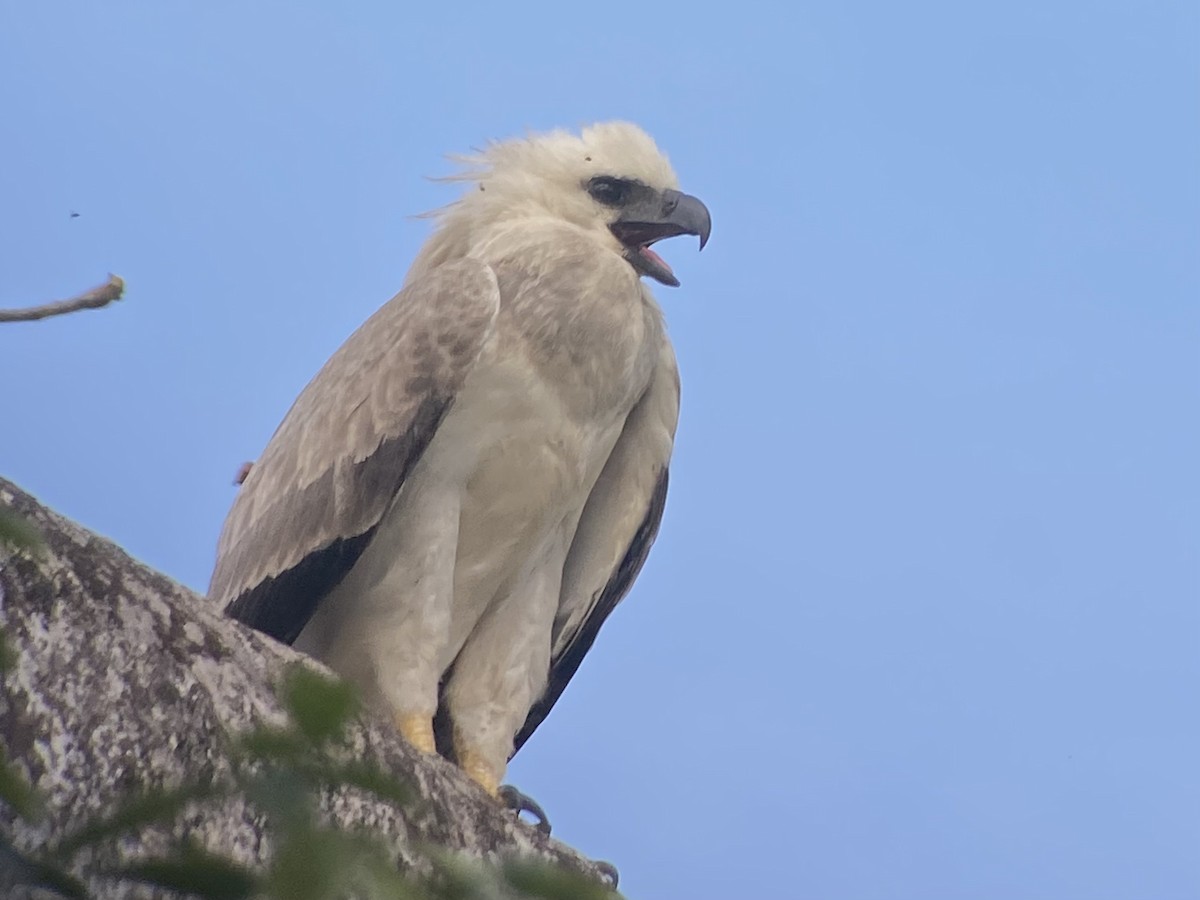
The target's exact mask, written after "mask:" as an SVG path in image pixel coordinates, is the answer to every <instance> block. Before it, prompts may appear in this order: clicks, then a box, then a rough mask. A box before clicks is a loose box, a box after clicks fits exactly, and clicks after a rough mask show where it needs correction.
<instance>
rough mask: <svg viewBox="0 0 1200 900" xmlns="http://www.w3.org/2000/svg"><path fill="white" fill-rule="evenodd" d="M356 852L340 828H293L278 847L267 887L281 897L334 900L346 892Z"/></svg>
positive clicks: (292, 899) (273, 893)
mask: <svg viewBox="0 0 1200 900" xmlns="http://www.w3.org/2000/svg"><path fill="white" fill-rule="evenodd" d="M356 856H357V853H354V852H353V851H352V850H351V849H350V848H349V847H348V846H347V841H346V839H345V836H344V835H340V834H338V833H337V832H334V831H329V830H326V829H319V828H303V829H302V828H293V829H290V830H288V831H287V832H285V835H284V838H283V840H282V842H281V843H280V844H279V846H278V848H277V849H276V851H275V857H274V859H273V860H272V863H271V871H270V874H269V875H268V876H267V887H268V888H269V890H270V892H271V895H272V896H273V897H278V898H280V900H331V898H334V897H338V896H340V895H341V894H342V893H343V892H342V891H341V890H339V888H340V887H342V886H344V884H345V880H346V875H347V870H348V869H351V868H353V865H354V860H355V857H356Z"/></svg>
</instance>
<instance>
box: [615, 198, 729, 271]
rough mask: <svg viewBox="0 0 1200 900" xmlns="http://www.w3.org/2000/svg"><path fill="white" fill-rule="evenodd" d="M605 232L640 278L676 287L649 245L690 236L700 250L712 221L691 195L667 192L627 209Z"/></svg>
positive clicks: (703, 207) (664, 266)
mask: <svg viewBox="0 0 1200 900" xmlns="http://www.w3.org/2000/svg"><path fill="white" fill-rule="evenodd" d="M609 229H610V230H611V231H612V233H613V234H614V235H615V236H616V238H617V240H618V241H620V242H621V243H622V245H624V247H625V259H627V260H628V261H629V264H630V265H631V266H633V267H634V269H636V270H637V271H638V272H639V273H640V274H642V275H649V276H650V277H651V278H653V279H654V280H655V281H658V282H660V283H662V284H666V285H669V286H671V287H679V279H678V278H676V277H675V273H674V272H672V271H671V267H670V266H668V265H667V264H666V262H665V261H664V260H663V258H662V257H661V256H659V255H658V254H657V253H655V252H654V251H653V250H651V249H650V245H651V244H653V243H654V242H655V241H661V240H662V239H663V238H669V237H676V236H678V235H681V234H694V235H696V236H697V237H699V238H700V249H701V250H703V249H704V245H705V244H707V243H708V236H709V234H710V232H711V231H712V217H711V216H710V215H709V214H708V207H706V206H705V205H704V204H703V203H701V202H700V201H699V200H697V199H696V198H695V197H693V196H692V195H691V194H684V193H682V192H681V191H672V190H667V191H663V192H662V193H661V194H654V195H652V196H651V197H648V198H647V199H646V200H644V201H642V202H641V203H638V204H636V205H634V206H630V207H627V208H626V209H625V210H624V211H623V212H622V213H621V217H620V218H619V219H617V221H615V222H613V224H612V225H610V226H609Z"/></svg>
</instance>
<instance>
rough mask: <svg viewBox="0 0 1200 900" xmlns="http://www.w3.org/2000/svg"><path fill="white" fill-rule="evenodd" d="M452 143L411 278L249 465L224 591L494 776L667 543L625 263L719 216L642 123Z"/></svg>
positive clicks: (473, 768)
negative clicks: (652, 552)
mask: <svg viewBox="0 0 1200 900" xmlns="http://www.w3.org/2000/svg"><path fill="white" fill-rule="evenodd" d="M460 162H461V163H462V164H463V166H464V169H463V171H462V172H461V173H460V174H458V175H455V176H452V180H455V181H465V182H469V183H470V186H469V187H468V189H467V190H466V191H465V193H464V195H463V196H462V197H461V198H460V199H459V200H458V201H456V202H455V203H453V204H451V205H450V206H448V207H446V208H444V209H443V210H440V211H438V212H437V213H436V214H435V216H436V221H437V228H436V231H435V233H434V234H433V235H432V236H431V237H430V239H429V240H428V242H427V243H426V245H425V246H424V248H423V249H422V250H421V252H420V253H419V254H418V256H417V259H416V260H415V261H414V263H413V266H412V268H411V270H410V272H409V276H408V278H407V280H406V283H405V287H404V289H403V290H402V291H401V292H400V293H399V294H398V295H397V296H396V297H395V298H393V299H392V300H391V301H389V303H387V304H385V305H384V306H383V307H382V308H381V309H380V310H379V311H378V312H377V313H376V314H375V315H374V316H372V317H371V319H369V320H368V321H367V322H366V323H365V324H364V325H363V326H362V327H361V328H360V329H359V330H358V331H357V332H356V333H355V334H354V335H353V336H352V337H351V338H350V339H349V340H348V341H347V342H346V343H345V344H344V345H343V346H342V347H341V348H340V349H339V350H338V351H337V352H336V353H335V354H334V356H333V357H332V358H331V359H330V360H329V362H328V363H327V364H326V365H325V367H324V368H323V369H322V370H321V371H320V372H319V373H318V374H317V376H316V377H315V378H314V379H313V380H312V382H310V384H309V385H308V386H307V387H306V388H305V390H304V391H303V392H302V393H301V395H300V397H299V398H298V399H297V401H296V403H295V405H294V406H293V407H292V409H291V410H290V411H289V413H288V415H287V416H286V417H285V419H284V421H283V423H282V424H281V425H280V427H279V429H278V431H277V432H276V434H275V436H274V437H273V438H272V440H271V442H270V443H269V444H268V447H267V448H266V450H265V451H264V453H263V454H262V456H261V457H260V459H259V460H258V462H257V463H256V464H255V465H254V467H253V468H252V469H251V471H250V475H249V477H247V479H246V481H245V483H244V485H243V486H242V489H241V492H240V493H239V496H238V497H237V499H236V501H235V503H234V506H233V509H232V510H231V512H230V514H229V517H228V519H227V521H226V524H225V527H224V529H223V531H222V535H221V540H220V545H219V549H218V560H217V565H216V569H215V571H214V575H213V581H212V586H211V588H210V594H211V596H212V597H213V599H214V600H215V601H216V602H218V603H220V604H222V605H223V606H225V607H227V608H228V609H229V610H230V612H231V614H233V615H235V616H237V617H238V618H240V619H242V620H244V621H246V622H248V623H250V624H253V625H255V626H256V627H259V628H261V629H262V630H264V631H266V632H268V633H270V634H273V635H275V636H276V637H279V638H281V639H283V640H287V641H295V642H296V646H297V647H299V648H300V649H303V650H305V651H306V652H309V653H311V654H313V655H314V656H316V657H318V658H320V659H322V660H324V661H325V662H327V663H328V664H329V665H331V666H332V667H333V668H334V669H335V670H337V671H339V672H340V673H342V674H343V675H344V676H346V677H348V678H350V679H351V680H352V681H354V682H355V683H356V684H358V685H359V687H360V688H361V689H362V690H363V691H364V692H365V695H366V697H367V699H368V700H369V702H370V703H371V704H372V705H374V706H376V707H377V708H379V709H380V710H382V711H385V712H387V713H388V714H390V715H391V716H392V717H393V718H394V719H395V721H396V722H397V724H398V725H399V727H400V728H401V730H402V731H403V732H404V734H405V735H406V736H407V737H408V738H409V740H410V741H412V742H413V743H414V744H416V745H417V746H418V747H421V748H422V749H425V750H433V749H434V748H435V746H436V748H437V749H438V750H440V751H441V752H443V753H444V754H446V755H447V756H449V757H451V758H454V759H456V760H457V761H458V762H459V763H460V765H462V766H463V767H464V768H465V769H466V770H467V772H468V773H469V774H470V775H471V776H472V777H473V778H474V779H475V780H476V781H478V782H479V783H480V784H481V785H483V786H484V787H485V788H486V789H487V790H489V791H491V792H493V793H494V792H495V790H496V787H497V785H498V783H499V780H500V778H501V777H502V775H503V772H504V769H505V766H506V763H507V761H508V759H509V757H510V756H511V755H512V753H513V752H515V749H519V747H520V744H521V743H523V742H524V740H525V739H526V738H527V737H528V736H529V734H530V733H531V732H532V731H533V729H534V728H536V727H537V725H538V724H539V723H540V722H541V721H542V719H543V718H544V717H545V715H546V714H547V713H548V712H549V709H550V707H551V706H553V704H554V702H555V701H556V700H557V698H558V696H559V694H560V693H561V692H562V689H563V688H564V687H565V685H566V682H567V681H569V680H570V678H571V676H572V675H573V674H574V672H575V670H576V668H577V667H578V665H579V661H580V659H581V658H582V656H583V654H584V653H585V652H586V651H587V650H588V648H589V647H590V646H591V643H592V640H593V639H594V638H595V634H596V631H597V630H598V629H599V626H600V624H601V623H602V622H603V621H604V618H605V617H606V616H607V615H608V613H609V612H611V610H612V609H613V607H615V606H616V604H617V602H619V601H620V599H621V598H622V597H623V596H624V594H625V593H626V592H627V591H628V589H629V586H630V585H631V583H632V581H633V579H634V577H636V575H637V572H638V570H639V569H640V567H641V564H642V562H643V561H644V560H645V557H646V553H647V552H648V551H649V547H650V544H651V543H652V542H653V539H654V536H655V533H656V531H657V527H658V523H659V520H660V518H661V515H662V508H663V501H664V498H665V493H666V471H667V464H668V461H669V458H670V454H671V448H672V443H673V436H674V431H675V423H676V419H677V416H678V408H679V382H678V374H677V371H676V368H675V361H674V355H673V353H672V351H671V347H670V344H669V342H668V341H667V339H666V336H665V331H664V328H663V324H662V317H661V313H660V310H659V308H658V306H657V304H656V303H655V302H654V299H653V297H652V296H651V294H650V292H649V291H648V290H647V289H646V288H645V286H644V285H643V284H642V283H641V280H640V275H641V274H643V273H644V272H645V271H647V270H646V269H639V268H638V266H637V265H635V264H634V263H635V262H637V261H638V257H637V254H638V253H640V252H643V251H645V250H646V248H647V247H648V244H649V243H652V242H653V240H656V239H657V237H656V236H655V235H657V236H671V235H673V234H679V233H684V232H689V233H693V234H700V235H701V240H702V241H703V240H704V239H705V238H706V237H707V228H708V225H707V211H703V213H702V214H701V213H700V212H698V211H697V210H703V206H702V204H699V202H698V201H696V200H695V198H689V197H687V196H686V195H682V194H679V193H678V191H677V180H676V177H675V174H674V172H673V171H672V169H671V166H670V164H669V163H668V161H667V159H666V157H665V156H664V155H663V154H662V153H660V152H659V150H658V149H657V147H656V146H655V145H654V142H653V141H652V140H651V139H650V138H649V137H648V136H647V135H646V134H645V133H644V132H642V131H641V130H640V129H638V128H637V127H636V126H633V125H630V124H627V123H620V122H614V123H605V124H599V125H594V126H591V127H589V128H586V129H584V130H583V131H582V132H581V133H580V134H578V135H576V134H571V133H567V132H561V131H559V132H552V133H550V134H544V135H534V136H529V137H526V138H521V139H516V140H509V141H503V142H497V143H493V144H490V145H489V146H487V147H486V148H485V149H484V150H483V151H481V152H479V153H478V154H476V155H473V156H469V157H463V158H461V159H460ZM598 182H605V183H598ZM685 210H686V212H687V216H690V218H687V217H686V216H684V211H685ZM697 222H700V223H701V224H700V225H697V224H696V223H697ZM622 226H624V227H626V228H627V229H633V230H634V231H633V232H629V231H621V227H622ZM638 229H640V230H638ZM647 229H649V230H647ZM654 229H658V230H657V231H654ZM627 233H636V234H637V235H639V237H637V239H636V240H634V239H632V238H627V239H622V237H621V235H623V234H627ZM645 235H649V237H645ZM650 256H651V257H652V258H653V259H655V260H659V261H661V260H660V258H658V257H657V256H656V255H653V254H650ZM647 265H650V264H647ZM666 271H667V272H668V273H669V269H667V270H666ZM672 283H673V282H672ZM435 720H436V723H437V725H436V728H435Z"/></svg>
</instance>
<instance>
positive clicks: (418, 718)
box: [396, 713, 437, 753]
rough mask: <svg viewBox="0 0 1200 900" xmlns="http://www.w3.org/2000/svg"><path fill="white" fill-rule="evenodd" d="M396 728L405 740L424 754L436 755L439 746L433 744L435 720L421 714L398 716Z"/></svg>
mask: <svg viewBox="0 0 1200 900" xmlns="http://www.w3.org/2000/svg"><path fill="white" fill-rule="evenodd" d="M396 727H397V728H399V729H400V733H401V734H402V735H404V739H405V740H406V741H408V742H409V743H410V744H412V745H413V746H414V747H416V748H417V749H418V750H420V751H421V752H422V753H436V752H437V745H436V744H434V742H433V719H432V718H431V717H430V716H426V715H422V714H421V713H413V714H411V715H399V716H396Z"/></svg>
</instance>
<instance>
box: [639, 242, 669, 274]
mask: <svg viewBox="0 0 1200 900" xmlns="http://www.w3.org/2000/svg"><path fill="white" fill-rule="evenodd" d="M642 256H646V257H649V258H650V261H651V262H652V263H655V264H656V265H660V266H662V267H663V268H664V269H666V270H667V271H668V272H671V274H672V275H674V274H675V273H674V272H672V271H671V267H670V266H668V265H667V262H666V260H664V259H663V258H662V257H661V256H659V255H658V254H657V253H655V252H654V251H653V250H651V249H650V248H649V247H643V248H642Z"/></svg>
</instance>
